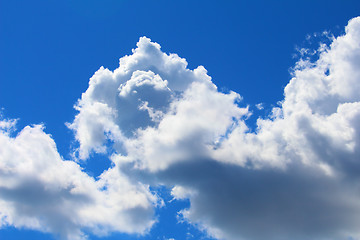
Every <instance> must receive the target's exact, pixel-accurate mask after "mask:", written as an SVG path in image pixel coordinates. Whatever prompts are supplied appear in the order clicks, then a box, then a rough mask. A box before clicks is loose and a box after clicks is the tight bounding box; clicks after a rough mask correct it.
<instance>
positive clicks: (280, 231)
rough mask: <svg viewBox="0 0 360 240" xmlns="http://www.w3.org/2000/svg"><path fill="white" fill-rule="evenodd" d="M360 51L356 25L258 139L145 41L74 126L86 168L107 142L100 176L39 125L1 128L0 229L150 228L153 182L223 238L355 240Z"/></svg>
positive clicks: (197, 80)
mask: <svg viewBox="0 0 360 240" xmlns="http://www.w3.org/2000/svg"><path fill="white" fill-rule="evenodd" d="M359 43H360V18H355V19H352V20H351V21H350V22H349V24H348V26H347V27H346V34H345V35H343V36H340V37H338V38H334V39H333V42H332V44H331V45H330V46H329V47H322V48H321V49H320V50H318V51H320V53H319V59H318V60H317V61H316V62H310V60H308V59H304V60H300V61H299V62H298V63H297V65H296V66H295V67H294V72H293V78H292V79H291V81H290V82H289V84H288V85H287V86H286V88H285V90H284V95H285V98H284V100H283V101H282V102H281V106H280V107H278V108H274V109H273V110H272V114H271V116H269V117H268V118H266V119H258V120H257V124H258V128H257V130H256V132H249V130H248V129H249V128H248V126H246V123H245V121H244V118H246V117H248V116H249V115H250V113H249V111H248V108H247V107H241V104H240V100H241V97H240V95H239V94H237V93H235V92H229V93H222V92H219V91H218V90H217V87H216V86H215V85H214V84H213V83H212V82H211V78H210V77H209V76H208V75H207V72H206V70H205V69H204V68H203V67H201V66H200V67H198V68H197V69H195V70H189V69H187V63H186V60H185V59H182V58H180V57H178V56H177V55H176V54H165V53H163V52H162V51H161V49H160V45H159V44H157V43H152V42H151V41H150V39H148V38H145V37H143V38H141V39H140V41H139V42H138V44H137V48H136V49H135V50H133V54H132V55H130V56H125V57H123V58H121V59H120V66H119V68H117V69H115V70H114V71H110V70H108V69H105V68H103V67H102V68H100V69H99V70H98V71H97V72H96V73H95V74H94V76H93V77H92V78H91V79H90V82H89V88H88V89H87V90H86V92H85V93H83V94H82V97H81V99H80V100H79V102H78V103H77V105H76V109H77V110H78V114H77V115H76V116H75V119H74V121H73V123H70V124H68V126H69V127H70V128H71V129H72V130H73V131H74V133H75V137H76V139H77V140H78V142H79V150H78V153H79V158H81V159H88V158H89V157H90V156H91V153H92V152H98V153H107V148H108V147H109V146H110V145H112V147H113V150H114V151H115V154H113V155H112V157H111V160H112V161H113V163H114V167H113V168H110V169H109V170H107V171H105V172H104V173H103V174H102V175H101V177H100V179H99V180H98V181H95V180H94V179H92V178H90V177H89V176H87V175H86V174H85V173H84V172H82V171H81V169H80V167H79V166H78V165H77V164H76V163H74V162H71V161H64V160H63V159H62V158H61V157H60V156H59V154H58V153H57V151H56V147H55V143H54V142H53V140H52V139H51V137H50V136H49V135H46V134H45V133H44V132H43V129H42V128H41V127H40V126H34V127H26V128H25V129H24V130H23V131H21V133H20V134H19V135H18V136H17V137H16V138H11V137H9V134H8V133H7V131H9V129H11V126H12V125H13V124H12V123H6V122H4V123H2V124H0V126H3V127H1V128H2V129H5V130H2V132H1V135H0V137H1V138H0V144H1V145H2V146H6V148H2V149H1V150H0V156H1V159H2V161H1V162H0V163H1V165H0V178H2V181H0V184H2V185H1V190H0V196H1V198H0V199H1V200H0V209H1V210H0V212H1V214H2V215H0V219H1V223H2V224H11V225H14V226H17V227H21V226H24V227H29V228H35V229H40V228H41V229H42V230H44V229H45V231H50V232H54V233H59V234H62V236H64V237H65V238H68V239H76V238H81V237H82V229H90V230H91V231H93V232H95V233H98V234H101V233H106V232H109V231H122V232H128V233H136V232H140V233H144V232H146V230H147V229H149V228H150V227H151V226H152V224H153V223H154V219H153V207H154V205H156V204H157V203H158V201H159V200H158V199H157V197H156V196H155V195H154V194H151V193H150V192H149V190H148V188H147V186H148V184H150V185H154V186H156V185H166V186H168V187H169V188H172V195H173V197H174V199H184V198H189V199H190V203H191V204H190V208H189V209H185V210H183V211H182V214H183V217H184V219H186V220H187V221H188V222H190V223H192V224H194V225H196V226H198V227H199V228H200V229H203V230H206V231H207V232H208V233H209V234H210V235H212V236H214V237H217V238H219V239H227V240H233V239H234V240H235V239H236V240H238V239H255V240H257V239H264V238H266V239H270V240H271V239H280V240H281V239H295V240H296V239H301V240H307V239H309V240H310V239H345V238H347V237H350V236H351V237H353V238H359V237H360V231H359V222H360V194H359V184H358V179H359V170H360V164H359V162H358V160H359V159H360V152H359V149H360V144H359V143H360V124H359V123H360V95H359V92H360V81H359V80H360V68H359V66H360V44H359ZM109 142H110V143H111V144H109ZM89 161H91V159H89ZM9 171H10V172H11V175H10V174H7V173H8V172H9ZM28 189H31V191H29V190H28ZM27 192H28V193H34V192H36V193H37V194H36V195H35V194H31V195H30V196H31V197H27V198H23V196H24V195H25V194H26V193H27ZM54 203H55V204H56V205H57V206H59V207H57V208H56V209H54V208H53V206H54ZM129 219H130V220H129Z"/></svg>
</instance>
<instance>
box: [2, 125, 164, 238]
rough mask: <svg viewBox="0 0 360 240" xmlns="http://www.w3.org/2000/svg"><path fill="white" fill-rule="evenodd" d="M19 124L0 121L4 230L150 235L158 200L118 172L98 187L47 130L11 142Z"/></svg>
mask: <svg viewBox="0 0 360 240" xmlns="http://www.w3.org/2000/svg"><path fill="white" fill-rule="evenodd" d="M14 125H15V121H12V120H2V121H0V126H1V130H0V146H1V148H0V160H1V161H0V226H2V227H5V226H14V227H17V228H24V227H25V228H29V229H35V230H40V231H43V232H50V233H53V234H55V235H57V236H59V237H60V238H62V239H85V238H86V234H85V233H84V231H85V232H86V231H87V232H92V233H94V234H97V235H100V236H102V235H106V234H108V233H109V232H111V231H121V232H126V233H137V234H142V233H146V232H147V231H148V230H149V228H150V227H151V226H152V225H153V223H154V221H155V220H154V211H153V206H154V204H157V202H158V199H157V197H156V196H155V195H153V194H152V193H150V191H149V189H148V187H147V186H145V185H143V184H139V183H136V184H134V183H131V182H130V181H129V180H128V179H127V178H126V177H125V176H123V175H122V174H121V173H120V172H119V171H118V169H117V168H116V167H114V168H111V169H109V170H107V171H106V172H104V173H103V174H102V175H101V176H100V178H99V180H97V181H95V179H93V178H92V177H90V176H88V175H87V174H86V173H84V172H83V171H82V169H81V168H80V166H79V165H78V164H77V163H75V162H73V161H66V160H64V159H63V158H62V157H61V156H60V155H59V153H58V152H57V149H56V146H55V143H54V141H53V140H52V138H51V136H50V135H48V134H46V133H45V132H44V130H43V126H41V125H35V126H27V127H25V128H24V129H23V130H22V131H21V132H19V133H18V135H17V136H16V137H11V134H10V133H11V132H10V129H14Z"/></svg>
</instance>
